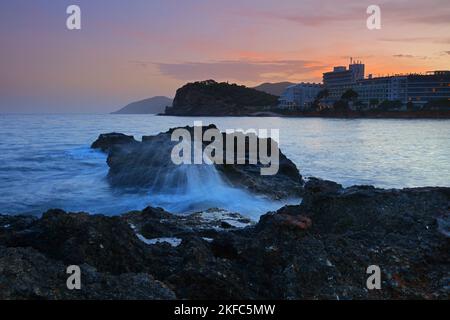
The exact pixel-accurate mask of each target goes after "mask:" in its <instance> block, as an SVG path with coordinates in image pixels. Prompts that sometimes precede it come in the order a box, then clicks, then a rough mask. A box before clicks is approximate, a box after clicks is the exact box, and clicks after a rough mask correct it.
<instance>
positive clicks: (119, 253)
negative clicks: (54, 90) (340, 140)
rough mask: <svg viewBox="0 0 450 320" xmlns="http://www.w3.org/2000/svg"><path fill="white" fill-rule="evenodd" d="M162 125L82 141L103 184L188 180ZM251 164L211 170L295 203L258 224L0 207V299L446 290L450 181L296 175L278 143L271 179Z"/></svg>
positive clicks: (422, 295)
mask: <svg viewBox="0 0 450 320" xmlns="http://www.w3.org/2000/svg"><path fill="white" fill-rule="evenodd" d="M210 127H211V126H210ZM210 127H207V128H210ZM186 128H187V129H188V130H192V129H193V128H189V127H186ZM203 129H206V128H203ZM171 130H173V129H171ZM171 130H169V131H168V132H165V133H161V134H159V135H156V136H148V137H143V139H142V141H137V140H135V139H134V137H132V136H126V135H124V134H119V133H110V134H103V135H100V137H99V138H98V139H97V140H96V141H95V142H94V143H93V144H92V148H94V149H99V150H101V151H103V152H105V153H107V154H108V159H107V162H108V165H109V166H110V172H109V176H108V179H110V182H111V184H112V185H113V186H121V185H127V186H128V185H129V184H130V183H131V184H134V185H136V186H140V185H142V186H144V187H146V188H149V187H150V186H151V187H155V186H157V187H159V185H160V181H159V180H158V179H163V180H162V181H163V184H162V186H164V187H167V185H169V187H170V184H171V183H172V184H173V186H175V187H177V188H178V189H177V190H178V191H179V190H180V189H179V187H180V183H182V182H184V183H185V186H186V187H191V186H190V185H189V184H188V183H186V179H185V175H186V172H185V171H182V172H181V175H180V174H178V175H177V176H173V177H172V178H173V181H172V180H170V179H169V178H170V177H171V175H172V174H173V172H176V171H177V170H179V169H178V168H174V167H173V166H172V164H170V163H168V162H167V161H168V160H167V159H169V157H170V150H171V146H172V144H173V142H172V143H171V141H170V133H171V132H172V131H171ZM246 157H248V152H246ZM260 166H261V164H260V163H256V164H246V165H229V166H227V167H220V166H218V167H217V170H218V172H220V174H222V175H223V177H224V178H226V179H228V180H229V182H230V183H231V184H233V183H234V185H233V186H234V187H236V188H247V189H248V190H250V191H251V192H252V193H253V194H258V193H265V194H266V195H268V196H271V197H272V198H273V199H278V198H283V197H289V196H292V195H293V194H294V195H297V196H301V197H302V201H301V203H300V204H299V205H295V206H285V207H283V208H281V209H280V210H278V211H276V212H268V213H266V214H265V215H262V216H261V217H260V219H259V221H252V220H250V219H248V218H246V217H245V216H246V212H241V214H242V215H241V214H239V213H233V212H227V211H224V210H221V209H218V208H217V209H209V210H206V211H202V212H196V213H193V214H189V215H188V214H185V215H175V214H172V213H170V212H167V211H165V210H163V209H161V208H152V207H148V208H146V209H144V210H142V211H133V212H127V213H124V214H122V215H119V216H106V215H91V214H89V213H67V212H64V211H62V210H58V209H54V210H49V211H47V212H45V213H44V214H43V215H42V216H41V217H35V216H20V215H15V216H14V215H0V299H139V300H142V299H220V300H223V299H333V300H335V299H448V298H449V296H450V254H449V253H450V188H438V187H435V188H432V187H429V188H416V189H402V190H394V189H392V190H383V189H377V188H374V187H371V186H354V187H350V188H344V187H342V186H341V185H339V184H337V183H335V182H332V181H325V180H320V179H317V178H309V179H308V180H307V181H306V182H305V181H304V180H303V177H302V176H301V175H300V172H299V170H298V169H297V167H296V166H295V164H293V163H292V162H291V161H290V160H289V159H287V158H286V157H285V156H284V155H283V154H282V153H281V151H280V170H279V172H278V174H277V175H275V176H260V175H259V168H260ZM203 169H204V168H203ZM185 170H192V167H189V168H185ZM194 170H197V169H194ZM161 172H162V174H161V175H160V176H158V175H159V174H160V173H161ZM207 173H209V174H210V172H209V171H208V172H207ZM213 181H216V180H213ZM217 181H218V183H221V181H222V180H217ZM199 182H200V183H204V178H201V179H199ZM194 187H195V186H194ZM214 187H215V186H213V185H212V187H211V190H208V191H207V192H205V195H204V196H205V197H208V192H213V190H212V189H214ZM169 191H170V190H169ZM173 196H174V197H177V193H173ZM229 201H230V202H232V201H239V200H238V199H233V198H232V197H230V199H229ZM247 216H250V215H247ZM70 265H77V266H79V267H80V269H81V283H82V288H81V290H73V291H72V290H69V289H68V288H67V286H66V280H67V277H68V275H67V273H66V268H67V267H68V266H70ZM371 265H377V266H379V267H380V269H381V290H368V288H367V287H366V281H367V278H368V274H367V273H366V270H367V268H368V267H369V266H371Z"/></svg>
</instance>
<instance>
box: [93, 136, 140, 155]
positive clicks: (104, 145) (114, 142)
mask: <svg viewBox="0 0 450 320" xmlns="http://www.w3.org/2000/svg"><path fill="white" fill-rule="evenodd" d="M136 142H137V141H136V140H134V137H133V136H127V135H125V134H123V133H116V132H113V133H104V134H101V135H100V136H99V137H98V139H97V140H96V141H94V142H93V143H92V145H91V148H92V149H100V150H102V151H103V152H107V151H109V150H110V149H112V148H113V147H114V146H120V145H129V144H133V143H136Z"/></svg>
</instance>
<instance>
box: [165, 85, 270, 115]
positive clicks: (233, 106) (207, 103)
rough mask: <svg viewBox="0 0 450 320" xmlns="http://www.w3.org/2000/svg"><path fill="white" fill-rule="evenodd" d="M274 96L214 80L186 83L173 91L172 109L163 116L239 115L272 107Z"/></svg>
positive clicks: (169, 108)
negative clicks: (174, 92)
mask: <svg viewBox="0 0 450 320" xmlns="http://www.w3.org/2000/svg"><path fill="white" fill-rule="evenodd" d="M277 104H278V97H277V96H274V95H271V94H268V93H265V92H262V91H258V90H255V89H251V88H247V87H245V86H238V85H236V84H228V83H225V82H222V83H218V82H216V81H214V80H206V81H199V82H194V83H188V84H186V85H184V86H183V87H181V88H179V89H178V90H177V93H176V95H175V98H174V100H173V105H172V107H168V108H166V112H165V114H166V115H176V116H231V115H234V116H239V115H248V114H251V113H254V112H258V111H264V110H266V109H270V108H272V107H275V106H276V105H277Z"/></svg>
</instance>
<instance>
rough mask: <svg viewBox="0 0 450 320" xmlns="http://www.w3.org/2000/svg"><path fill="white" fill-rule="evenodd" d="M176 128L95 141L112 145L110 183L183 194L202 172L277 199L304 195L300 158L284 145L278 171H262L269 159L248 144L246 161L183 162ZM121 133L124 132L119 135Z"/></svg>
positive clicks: (204, 177)
mask: <svg viewBox="0 0 450 320" xmlns="http://www.w3.org/2000/svg"><path fill="white" fill-rule="evenodd" d="M176 129H178V128H173V129H170V130H169V131H167V132H165V133H160V134H158V135H155V136H144V137H143V138H142V142H137V141H135V140H134V139H133V138H132V137H128V136H124V135H120V134H113V136H109V135H108V134H106V135H101V136H100V138H99V139H98V140H97V141H96V142H94V144H93V145H95V146H97V147H98V146H102V147H103V148H104V149H105V150H107V151H108V159H107V163H108V165H109V167H110V170H109V175H108V179H109V181H110V183H111V184H112V185H113V186H114V187H132V188H145V189H146V190H150V191H151V192H155V193H168V194H173V193H178V194H180V193H181V194H183V193H188V192H189V191H190V189H191V188H193V187H196V186H193V181H192V180H193V179H192V176H197V177H199V178H201V179H202V183H203V184H205V183H211V184H215V186H216V185H217V184H218V183H224V184H228V185H230V186H234V187H238V188H244V189H246V190H249V191H250V192H253V193H257V194H263V195H266V196H269V197H271V198H273V199H277V200H278V199H287V198H298V197H300V195H301V193H302V190H303V179H302V176H301V174H300V172H299V170H298V169H297V167H296V166H295V164H294V163H293V162H292V161H291V160H289V159H288V158H287V157H286V156H285V155H284V154H283V153H282V152H281V151H280V150H279V149H278V145H276V150H277V151H278V152H279V163H278V167H279V170H278V172H277V173H276V174H275V175H261V169H262V168H264V167H267V165H263V164H262V163H261V161H260V159H259V158H257V159H258V161H257V163H256V164H250V161H249V159H250V155H249V147H248V144H247V145H246V152H245V163H246V164H215V166H214V167H211V166H209V165H206V164H204V165H181V166H178V165H176V164H174V163H173V162H172V160H171V154H172V150H173V148H174V146H175V145H177V144H178V142H177V141H176V142H175V141H171V136H172V132H173V131H174V130H176ZM183 129H186V130H188V131H189V132H191V137H193V136H194V134H193V133H194V128H193V127H185V128H183ZM208 129H217V128H216V127H215V126H214V125H210V126H205V127H202V131H203V132H204V131H206V130H208ZM117 135H119V137H120V138H116V136H117ZM222 135H223V139H224V140H223V141H224V142H225V141H226V139H227V137H228V136H229V135H227V134H226V133H222ZM251 135H253V134H248V135H246V137H248V138H249V137H250V136H251ZM236 136H242V138H244V139H245V137H244V136H243V134H239V133H238V134H236ZM124 137H128V138H124ZM253 138H254V140H255V141H256V143H257V144H258V145H259V144H260V142H261V140H265V139H260V138H258V137H256V136H254V135H253ZM253 138H252V139H253ZM249 139H250V138H249ZM126 141H129V143H127V142H126ZM267 143H268V145H270V143H272V140H271V139H270V138H269V139H267ZM207 145H208V143H207V142H204V144H203V149H204V148H205V147H206V146H207ZM112 146H114V148H113V147H112ZM225 147H226V143H224V153H223V154H224V157H225V155H226V149H225ZM223 162H224V163H225V161H223ZM235 163H236V162H235ZM218 180H220V181H218ZM194 182H195V181H194Z"/></svg>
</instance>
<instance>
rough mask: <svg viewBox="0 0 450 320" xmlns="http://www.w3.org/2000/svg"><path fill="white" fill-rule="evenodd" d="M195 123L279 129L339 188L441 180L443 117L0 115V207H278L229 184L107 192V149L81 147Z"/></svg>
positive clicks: (449, 168) (285, 146)
mask: <svg viewBox="0 0 450 320" xmlns="http://www.w3.org/2000/svg"><path fill="white" fill-rule="evenodd" d="M194 120H202V121H203V124H205V125H206V124H210V123H214V124H216V125H217V126H218V127H219V128H220V129H232V128H234V129H238V128H242V129H250V128H254V129H264V128H267V129H271V128H273V129H279V130H280V147H281V149H282V151H283V152H284V153H285V154H286V155H287V156H288V157H289V158H290V159H292V160H293V161H294V162H295V163H296V164H297V166H298V167H299V169H300V171H301V173H302V174H303V176H305V177H308V176H316V177H321V178H325V179H330V180H334V181H337V182H339V183H342V184H343V185H345V186H350V185H354V184H371V185H375V186H378V187H383V188H403V187H419V186H450V121H449V120H373V119H362V120H341V119H319V118H234V117H230V118H195V119H194V118H185V117H158V116H152V115H5V114H3V115H0V213H6V214H17V213H33V214H40V213H42V212H43V211H45V210H47V209H49V208H62V209H65V210H68V211H87V212H91V213H104V214H118V213H123V212H126V211H129V210H134V209H142V208H144V207H146V206H148V205H153V206H162V207H164V208H166V209H168V210H172V211H175V212H184V211H195V210H203V209H207V208H209V207H223V208H225V209H228V210H234V211H240V212H242V213H246V214H249V215H250V216H257V215H259V214H261V213H263V212H266V211H268V210H274V209H276V208H278V207H280V206H282V205H283V203H274V202H271V201H268V200H267V199H264V198H261V197H256V196H254V195H250V194H246V193H245V192H243V191H240V190H232V189H231V188H230V189H221V190H214V188H213V189H212V190H204V189H202V188H199V189H198V190H197V192H193V193H192V194H188V195H176V194H164V195H157V194H149V193H146V192H139V193H135V192H130V191H126V190H117V189H112V188H111V187H110V186H109V184H108V182H107V180H106V175H107V172H108V166H107V164H106V156H105V155H104V154H102V153H100V152H97V151H93V150H90V149H89V146H90V144H91V143H92V142H93V141H94V140H95V139H96V138H97V137H98V135H99V134H100V133H106V132H113V131H116V132H123V133H126V134H131V135H134V136H135V137H136V138H138V139H140V137H141V136H142V135H151V134H157V133H159V132H161V131H166V130H167V129H169V128H171V127H176V126H185V125H193V121H194ZM199 184H201V182H199Z"/></svg>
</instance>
